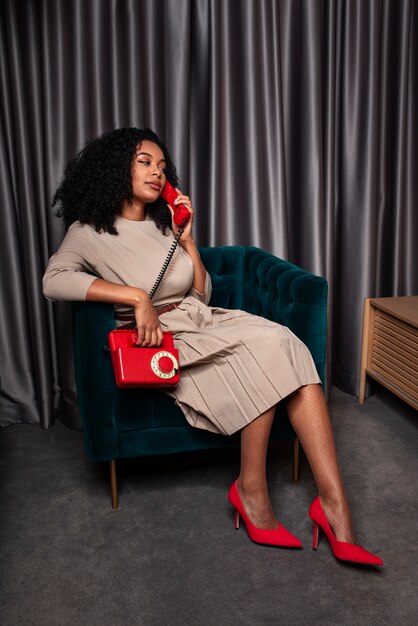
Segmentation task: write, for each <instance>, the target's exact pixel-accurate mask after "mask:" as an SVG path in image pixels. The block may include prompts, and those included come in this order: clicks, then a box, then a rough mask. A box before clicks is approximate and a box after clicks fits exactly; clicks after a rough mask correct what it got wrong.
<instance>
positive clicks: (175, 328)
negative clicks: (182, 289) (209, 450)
mask: <svg viewBox="0 0 418 626" xmlns="http://www.w3.org/2000/svg"><path fill="white" fill-rule="evenodd" d="M160 323H161V327H162V329H163V330H169V331H171V332H172V333H173V335H174V342H175V345H176V347H177V349H178V351H179V356H180V373H181V378H180V382H179V384H178V385H177V386H176V387H175V388H173V389H172V390H169V391H167V392H164V393H168V394H169V395H170V396H172V397H174V398H175V400H176V402H177V404H178V405H179V407H180V408H181V409H182V411H183V413H184V415H185V417H186V419H187V421H188V422H189V424H190V425H191V426H194V427H196V428H203V429H205V430H209V431H211V432H215V433H220V434H223V435H231V434H233V433H234V432H236V431H237V430H240V429H242V428H243V427H244V426H246V425H247V424H249V423H250V422H252V421H253V420H254V419H256V418H257V417H259V415H261V414H262V413H264V412H265V411H267V410H268V409H269V408H271V407H272V406H274V405H275V404H277V403H278V402H279V401H280V400H282V399H283V398H285V397H286V396H288V395H289V394H291V393H292V392H293V391H295V390H296V389H299V387H302V386H303V385H308V384H315V383H320V382H321V380H320V378H319V376H318V373H317V370H316V367H315V363H314V361H313V359H312V356H311V354H310V352H309V350H308V348H307V347H306V346H305V344H304V343H303V342H301V341H300V339H298V338H297V337H296V336H295V335H294V334H293V333H292V332H291V331H290V330H289V329H288V328H287V327H286V326H281V325H280V324H276V323H275V322H271V321H269V320H266V319H264V318H263V317H259V316H256V315H250V314H249V313H246V312H245V311H240V310H229V309H221V308H214V307H209V306H206V305H205V304H203V303H201V302H200V301H199V300H197V299H196V298H193V297H187V298H185V299H184V300H183V302H182V303H181V305H180V306H179V307H178V308H176V309H174V310H172V311H169V312H167V313H164V314H162V315H161V316H160Z"/></svg>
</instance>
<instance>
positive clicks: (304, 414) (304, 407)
mask: <svg viewBox="0 0 418 626" xmlns="http://www.w3.org/2000/svg"><path fill="white" fill-rule="evenodd" d="M287 409H288V413H289V418H290V421H291V424H292V426H293V428H294V429H295V431H296V434H297V436H298V438H299V441H300V443H301V444H302V447H303V449H304V451H305V454H306V456H307V458H308V461H309V465H310V466H311V469H312V473H313V476H314V479H315V482H316V485H317V487H318V491H319V497H320V500H321V504H322V508H323V509H324V513H325V515H326V517H327V520H328V522H329V524H330V526H331V527H332V529H333V530H334V532H335V535H336V537H337V539H339V540H340V541H347V542H348V543H355V538H354V532H353V526H352V521H351V515H350V509H349V506H348V502H347V498H346V495H345V492H344V487H343V483H342V478H341V474H340V469H339V466H338V461H337V454H336V449H335V441H334V435H333V431H332V425H331V420H330V416H329V413H328V407H327V404H326V401H325V398H324V394H323V393H322V389H321V387H320V385H306V386H304V387H301V388H300V389H298V390H297V391H296V392H295V393H293V394H292V395H291V396H290V397H289V398H288V399H287Z"/></svg>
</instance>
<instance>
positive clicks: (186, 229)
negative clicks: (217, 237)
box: [167, 187, 194, 243]
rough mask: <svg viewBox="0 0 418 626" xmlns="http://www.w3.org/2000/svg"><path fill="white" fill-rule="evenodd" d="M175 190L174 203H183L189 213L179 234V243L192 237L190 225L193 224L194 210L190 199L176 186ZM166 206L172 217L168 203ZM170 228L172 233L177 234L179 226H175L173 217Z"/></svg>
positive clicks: (172, 212)
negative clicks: (180, 234)
mask: <svg viewBox="0 0 418 626" xmlns="http://www.w3.org/2000/svg"><path fill="white" fill-rule="evenodd" d="M176 191H177V193H178V194H179V195H178V196H177V198H176V199H175V201H174V204H184V205H185V207H186V208H187V210H188V211H189V213H190V219H189V220H188V221H187V222H186V224H185V225H184V232H183V234H182V236H181V239H180V242H181V243H183V242H184V243H185V242H187V241H189V240H190V239H191V238H192V226H193V220H194V210H193V207H192V203H191V201H190V198H189V196H185V195H184V194H182V193H181V191H180V189H178V188H177V187H176ZM167 206H168V208H169V209H170V211H171V217H172V218H173V216H174V211H173V209H172V208H171V207H170V205H167ZM172 228H173V233H174V235H177V233H178V232H179V230H180V228H179V226H177V224H175V222H174V219H172Z"/></svg>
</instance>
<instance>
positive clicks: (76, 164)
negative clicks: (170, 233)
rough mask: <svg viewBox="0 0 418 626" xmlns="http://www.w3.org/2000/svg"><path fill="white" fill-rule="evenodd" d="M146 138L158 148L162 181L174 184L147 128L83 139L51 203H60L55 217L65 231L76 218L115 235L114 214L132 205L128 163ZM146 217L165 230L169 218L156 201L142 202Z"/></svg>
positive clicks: (168, 160) (171, 168) (164, 206)
mask: <svg viewBox="0 0 418 626" xmlns="http://www.w3.org/2000/svg"><path fill="white" fill-rule="evenodd" d="M146 140H148V141H152V142H153V143H155V144H157V145H158V146H159V147H160V148H161V150H162V152H163V154H164V159H165V161H166V167H165V175H166V177H167V180H168V181H169V182H170V183H171V184H172V185H173V186H175V187H176V186H178V178H177V174H176V168H175V167H174V164H173V162H172V160H171V157H170V155H169V152H168V150H167V148H166V146H165V145H164V144H163V142H162V141H161V140H160V139H159V138H158V136H157V135H156V134H155V133H154V132H153V131H152V130H150V129H149V128H143V129H140V128H118V129H116V130H113V131H111V132H109V133H105V134H104V135H101V136H100V137H98V138H97V139H93V140H92V141H89V142H88V143H87V144H86V145H85V147H84V148H83V149H82V150H81V151H80V152H79V153H78V154H77V155H76V156H75V157H74V158H73V159H71V161H69V163H68V164H67V165H66V167H65V169H64V174H63V179H62V181H61V185H60V186H59V187H58V189H57V190H56V192H55V195H54V197H53V200H52V206H55V204H57V203H59V205H60V206H59V208H58V209H57V211H56V215H57V216H58V217H62V218H63V220H64V224H65V227H66V229H68V228H69V227H70V226H71V224H72V223H73V222H75V221H76V220H79V221H80V222H81V223H82V224H90V225H91V226H94V228H95V229H96V231H97V232H101V231H104V232H108V233H110V234H112V235H117V234H118V231H117V229H116V227H115V219H116V216H117V215H119V214H120V212H121V209H122V205H123V202H124V201H125V200H127V201H128V202H129V203H131V202H132V176H131V166H132V160H133V158H134V155H135V152H136V148H137V146H138V144H140V143H141V142H142V141H146ZM147 215H149V216H150V217H151V218H152V219H153V220H154V221H155V223H156V225H157V227H158V228H159V229H160V230H161V231H162V232H166V230H167V228H171V214H170V211H169V209H168V208H167V204H166V203H165V201H164V200H163V199H162V198H158V200H157V201H156V202H153V203H149V204H147Z"/></svg>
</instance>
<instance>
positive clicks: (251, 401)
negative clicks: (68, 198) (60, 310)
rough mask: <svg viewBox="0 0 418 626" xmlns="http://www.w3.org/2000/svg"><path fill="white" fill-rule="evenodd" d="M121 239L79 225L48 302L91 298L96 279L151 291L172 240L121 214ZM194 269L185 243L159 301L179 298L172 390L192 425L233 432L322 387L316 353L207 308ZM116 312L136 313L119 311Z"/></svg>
mask: <svg viewBox="0 0 418 626" xmlns="http://www.w3.org/2000/svg"><path fill="white" fill-rule="evenodd" d="M115 226H116V228H117V230H118V234H117V235H110V234H109V233H104V232H101V233H97V232H96V231H95V230H94V228H93V227H91V226H89V225H87V224H80V223H79V222H75V223H74V224H72V225H71V227H70V228H69V230H68V232H67V234H66V236H65V238H64V240H63V242H62V244H61V246H60V248H59V250H58V251H57V252H56V254H54V255H53V256H52V257H51V258H50V260H49V263H48V266H47V269H46V272H45V275H44V278H43V289H44V294H45V296H46V297H47V298H48V299H49V300H58V301H62V300H85V299H86V295H87V291H88V289H89V287H90V285H91V283H92V282H93V281H94V280H95V279H96V278H97V276H100V277H101V278H103V279H104V280H107V281H110V282H114V283H119V284H122V285H129V286H131V287H138V288H141V289H144V290H145V291H146V292H147V293H149V292H150V290H151V288H152V286H153V284H154V282H155V279H156V277H157V275H158V273H159V271H160V269H161V267H162V265H163V262H164V260H165V258H166V256H167V252H168V250H169V248H170V246H171V244H172V241H173V235H172V233H171V231H170V233H169V234H168V235H164V234H163V233H162V232H161V231H160V230H159V229H158V228H157V227H156V225H155V223H154V221H152V220H151V219H146V220H144V221H133V220H127V219H124V218H122V217H118V218H116V221H115ZM192 282H193V263H192V260H191V259H190V257H189V256H188V254H187V253H186V252H185V251H184V250H183V248H181V246H178V248H177V249H176V252H175V253H174V256H173V258H172V260H171V262H170V265H169V267H168V269H167V272H166V274H165V276H164V278H163V281H162V283H161V284H160V286H159V288H158V290H157V292H156V294H155V296H154V298H153V304H154V305H156V306H160V305H165V304H169V303H172V302H178V301H180V300H182V303H181V304H180V305H179V306H178V307H177V308H175V309H173V310H171V311H168V312H166V313H163V314H161V315H160V317H159V321H160V324H161V327H162V329H163V330H169V331H171V332H172V333H173V336H174V342H175V345H176V347H177V349H178V351H179V357H180V367H181V380H180V382H179V384H178V385H177V386H176V387H175V388H173V389H172V390H169V391H164V393H168V394H169V395H171V396H172V397H174V398H175V400H176V402H177V404H178V405H179V406H180V408H181V409H182V411H183V413H184V415H185V417H186V419H187V421H188V422H189V423H190V424H191V425H192V426H194V427H197V428H203V429H206V430H209V431H212V432H216V433H220V434H224V435H230V434H232V433H234V432H235V431H237V430H239V429H241V428H243V427H244V426H246V425H247V424H249V423H250V422H251V421H252V420H254V419H255V418H257V417H258V416H259V415H261V414H262V413H264V412H265V411H266V410H267V409H269V408H270V407H272V406H273V405H275V404H276V403H277V402H279V401H280V400H282V399H283V398H285V397H286V396H288V395H289V394H291V393H292V392H293V391H295V390H296V389H298V388H299V387H301V386H303V385H307V384H312V383H320V382H321V381H320V378H319V376H318V373H317V371H316V367H315V364H314V361H313V359H312V356H311V354H310V352H309V350H308V348H307V347H306V346H305V344H303V343H302V342H301V341H300V340H299V339H298V338H297V337H296V336H295V335H294V334H293V333H292V332H291V331H290V330H289V329H288V328H287V327H285V326H282V325H280V324H276V323H275V322H271V321H269V320H266V319H264V318H262V317H258V316H256V315H250V314H249V313H246V312H245V311H240V310H228V309H221V308H215V307H210V306H208V302H209V300H210V295H211V283H210V277H209V275H208V274H207V276H206V288H205V293H204V294H201V293H198V292H197V291H196V290H194V289H193V288H192V287H191V285H192ZM115 309H116V311H117V313H126V312H132V311H128V310H127V309H126V307H122V306H119V305H115Z"/></svg>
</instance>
